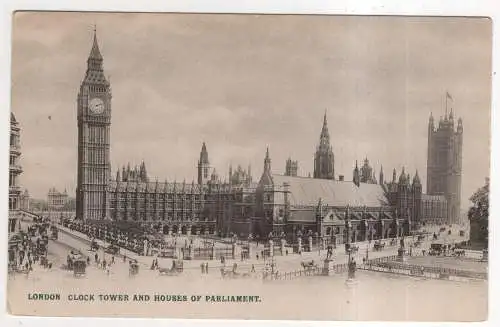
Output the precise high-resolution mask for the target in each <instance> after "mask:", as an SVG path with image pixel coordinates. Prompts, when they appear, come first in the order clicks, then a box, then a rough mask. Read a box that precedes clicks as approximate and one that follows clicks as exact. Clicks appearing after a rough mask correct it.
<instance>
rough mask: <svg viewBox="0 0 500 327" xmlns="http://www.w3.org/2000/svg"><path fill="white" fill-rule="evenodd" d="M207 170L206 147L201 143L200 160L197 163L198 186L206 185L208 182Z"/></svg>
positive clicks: (208, 168)
mask: <svg viewBox="0 0 500 327" xmlns="http://www.w3.org/2000/svg"><path fill="white" fill-rule="evenodd" d="M209 170H210V162H209V161H208V152H207V146H206V145H205V142H203V145H202V146H201V151H200V160H199V161H198V184H206V183H207V182H208V181H209V180H210V176H209Z"/></svg>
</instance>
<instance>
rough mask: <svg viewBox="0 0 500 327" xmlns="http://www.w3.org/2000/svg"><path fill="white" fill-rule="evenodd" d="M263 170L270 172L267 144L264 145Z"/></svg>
mask: <svg viewBox="0 0 500 327" xmlns="http://www.w3.org/2000/svg"><path fill="white" fill-rule="evenodd" d="M264 171H265V172H268V173H270V172H271V157H270V156H269V146H267V147H266V157H265V158H264Z"/></svg>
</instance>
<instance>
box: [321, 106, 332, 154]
mask: <svg viewBox="0 0 500 327" xmlns="http://www.w3.org/2000/svg"><path fill="white" fill-rule="evenodd" d="M319 144H320V146H321V145H329V144H330V133H328V121H327V119H326V109H325V115H324V117H323V127H322V128H321V135H320V137H319Z"/></svg>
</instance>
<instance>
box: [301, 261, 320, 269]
mask: <svg viewBox="0 0 500 327" xmlns="http://www.w3.org/2000/svg"><path fill="white" fill-rule="evenodd" d="M300 265H301V266H302V268H303V269H304V270H311V269H316V268H318V264H316V263H315V262H314V260H311V261H302V262H301V263H300Z"/></svg>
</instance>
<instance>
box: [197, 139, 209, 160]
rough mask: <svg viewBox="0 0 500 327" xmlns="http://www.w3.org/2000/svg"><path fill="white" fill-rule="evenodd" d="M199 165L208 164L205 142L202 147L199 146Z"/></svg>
mask: <svg viewBox="0 0 500 327" xmlns="http://www.w3.org/2000/svg"><path fill="white" fill-rule="evenodd" d="M199 163H200V164H208V163H209V161H208V151H207V145H206V144H205V142H203V145H202V146H201V151H200V162H199Z"/></svg>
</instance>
